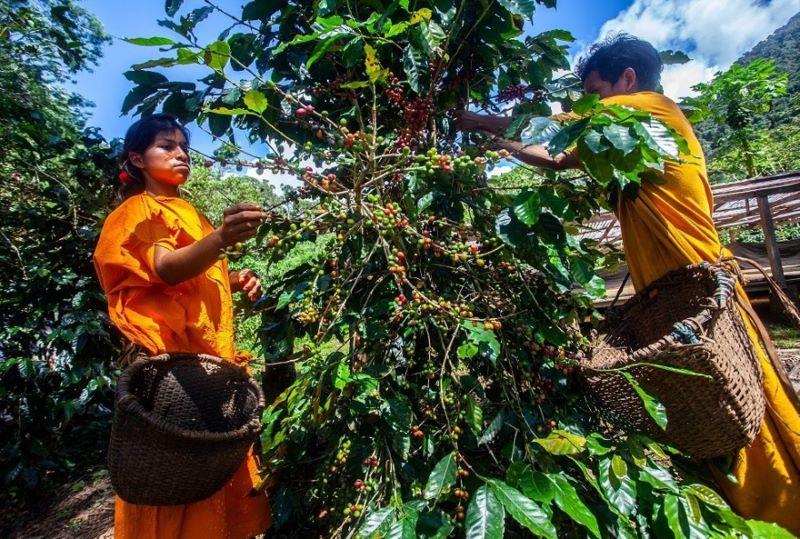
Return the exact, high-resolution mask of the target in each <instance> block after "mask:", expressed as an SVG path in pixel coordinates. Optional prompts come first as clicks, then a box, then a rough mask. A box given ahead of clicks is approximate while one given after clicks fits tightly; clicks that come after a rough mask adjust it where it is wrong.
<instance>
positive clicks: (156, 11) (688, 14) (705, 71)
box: [73, 0, 800, 152]
mask: <svg viewBox="0 0 800 539" xmlns="http://www.w3.org/2000/svg"><path fill="white" fill-rule="evenodd" d="M244 1H245V0H221V1H220V3H221V5H222V6H224V7H227V8H229V9H231V10H232V11H236V10H238V9H239V6H240V5H241V4H242V3H244ZM185 4H186V5H185V7H184V10H183V11H186V10H187V9H191V8H194V7H199V6H201V5H203V3H202V2H201V0H187V1H186V3H185ZM81 5H83V6H84V7H85V8H86V9H87V10H89V11H90V12H92V13H94V14H95V15H96V16H97V17H98V18H99V19H100V20H101V21H102V23H103V25H104V26H105V29H106V31H107V32H108V33H109V34H111V35H112V36H115V38H116V39H114V41H113V42H112V43H111V44H110V45H108V46H107V47H106V50H105V55H104V57H103V58H102V59H101V60H100V64H99V65H98V66H97V67H96V68H95V70H94V72H93V73H81V74H80V75H79V76H78V77H77V82H76V84H74V85H73V88H74V89H75V90H76V91H77V92H78V93H80V94H82V95H83V96H85V97H86V98H88V99H89V100H91V101H93V102H94V103H95V105H96V106H95V108H94V110H93V111H92V117H91V119H90V122H89V123H90V125H95V126H98V127H100V128H101V130H102V132H103V134H104V135H105V136H106V137H107V138H114V137H121V136H122V135H124V133H125V129H126V128H127V126H128V125H129V124H130V123H131V122H132V121H133V119H132V118H131V117H120V107H121V104H122V100H123V99H124V98H125V95H126V94H127V93H128V91H129V90H130V88H131V87H132V83H130V82H129V81H128V80H126V79H125V78H124V76H123V73H124V72H125V71H127V70H128V69H130V67H131V65H133V64H135V63H138V62H143V61H146V60H150V59H152V58H154V57H155V54H156V53H157V51H156V49H154V48H150V47H138V46H135V45H130V44H128V43H126V42H124V41H121V40H120V39H118V38H120V37H142V36H146V37H149V36H154V35H165V36H169V35H170V31H169V30H167V29H165V28H162V27H160V26H158V23H157V20H158V19H160V18H165V14H164V0H135V1H134V0H84V1H83V2H81ZM797 12H800V0H766V1H765V0H602V1H601V0H558V7H557V8H556V9H546V8H541V7H540V8H539V10H538V11H537V14H536V18H535V20H534V24H533V26H532V30H530V29H529V30H528V31H531V32H540V31H544V30H548V29H551V28H563V29H566V30H569V31H571V32H572V33H573V35H574V36H575V38H576V40H577V41H576V43H575V44H574V45H573V47H572V51H571V52H572V54H573V56H577V55H579V54H580V53H581V52H582V51H584V50H585V49H586V48H587V47H588V46H589V45H590V44H591V43H593V42H594V41H596V40H597V39H598V38H599V37H601V36H603V35H606V34H608V33H610V32H616V31H626V32H628V33H632V34H635V35H638V36H639V37H642V38H644V39H648V40H650V41H651V42H652V43H653V44H654V45H655V46H656V47H657V48H659V49H681V50H684V51H686V52H688V53H689V54H690V56H691V57H692V58H693V61H692V62H690V63H689V64H686V65H683V66H673V67H669V68H667V69H666V70H665V73H664V77H663V82H664V87H665V93H666V94H667V95H669V96H670V97H672V98H674V99H677V98H680V97H683V96H685V95H687V94H688V93H689V92H691V86H693V85H695V84H697V83H699V82H705V81H708V80H710V79H711V78H712V77H713V75H714V73H715V72H717V71H718V70H720V69H727V67H729V66H730V64H731V63H732V62H734V61H735V60H736V59H737V58H738V57H739V56H740V55H741V54H743V53H744V52H746V51H748V50H750V49H751V48H752V47H753V46H754V45H755V44H757V43H758V42H759V41H761V40H762V39H764V38H766V37H767V36H768V35H769V34H771V33H772V32H773V31H774V30H776V29H777V28H779V27H780V26H782V25H783V24H785V23H786V21H788V19H789V18H790V17H791V16H792V15H794V14H795V13H797ZM216 17H217V18H216V19H215V18H214V17H213V16H212V18H209V19H208V20H207V21H205V22H204V23H202V24H201V25H200V26H199V27H198V34H199V37H200V39H201V41H211V40H213V39H214V37H215V34H216V33H218V32H219V31H220V29H221V28H223V25H224V24H225V21H224V19H223V18H222V16H219V15H216ZM198 73H200V76H203V75H204V74H205V72H204V71H198ZM170 76H171V77H176V76H178V74H177V73H174V72H173V73H171V74H170ZM191 78H193V77H191V76H186V74H184V75H183V80H189V79H191ZM190 127H191V126H190ZM194 137H195V138H194V141H193V145H194V146H195V147H197V148H198V149H200V150H202V151H206V152H208V151H211V150H212V149H213V143H212V141H211V140H210V137H208V136H206V135H205V134H204V133H202V132H200V131H199V130H197V129H195V130H194Z"/></svg>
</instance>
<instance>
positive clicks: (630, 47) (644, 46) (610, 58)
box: [577, 34, 664, 91]
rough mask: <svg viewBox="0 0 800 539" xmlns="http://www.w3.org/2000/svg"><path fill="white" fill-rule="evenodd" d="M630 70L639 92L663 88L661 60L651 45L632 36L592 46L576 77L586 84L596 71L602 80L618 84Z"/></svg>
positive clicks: (627, 35) (625, 35)
mask: <svg viewBox="0 0 800 539" xmlns="http://www.w3.org/2000/svg"><path fill="white" fill-rule="evenodd" d="M629 67H630V68H633V70H634V71H636V77H637V79H638V81H639V88H640V89H642V90H653V91H657V90H658V89H659V88H660V86H661V70H662V69H663V68H664V63H663V62H662V61H661V56H659V54H658V51H657V50H656V49H655V47H653V46H652V45H651V44H650V43H648V42H647V41H644V40H643V39H639V38H637V37H634V36H632V35H629V34H616V35H612V36H609V37H608V38H606V39H604V40H603V41H601V42H600V43H596V44H595V45H592V48H591V49H589V55H588V56H584V57H583V58H581V59H580V60H579V61H578V68H577V74H578V76H579V77H580V79H581V81H583V82H586V79H587V78H588V77H589V75H590V74H591V73H592V71H597V73H598V74H599V75H600V78H601V79H603V80H604V81H606V82H610V83H611V84H616V82H617V81H619V78H620V77H621V76H622V74H623V73H624V72H625V70H626V69H628V68H629Z"/></svg>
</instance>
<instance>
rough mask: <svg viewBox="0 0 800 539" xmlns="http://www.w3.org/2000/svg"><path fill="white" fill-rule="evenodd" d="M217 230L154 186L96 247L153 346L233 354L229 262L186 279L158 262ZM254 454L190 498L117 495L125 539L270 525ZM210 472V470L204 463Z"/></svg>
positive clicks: (175, 538)
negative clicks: (180, 501)
mask: <svg viewBox="0 0 800 539" xmlns="http://www.w3.org/2000/svg"><path fill="white" fill-rule="evenodd" d="M213 230H214V228H213V226H212V225H211V223H209V222H208V220H207V219H206V218H205V217H203V216H202V215H200V214H199V213H198V212H197V211H196V210H195V209H194V207H193V206H192V205H191V204H190V203H189V202H187V201H185V200H183V199H181V198H174V197H162V196H153V195H150V194H147V193H143V194H140V195H136V196H133V197H130V198H128V199H127V200H125V202H123V203H122V204H121V205H120V206H119V207H118V208H116V209H115V210H114V211H113V212H111V214H110V215H109V216H108V217H107V218H106V221H105V224H104V225H103V230H102V232H101V233H100V239H99V241H98V244H97V248H96V250H95V253H94V263H95V268H96V270H97V275H98V276H99V278H100V284H101V286H102V287H103V290H104V291H105V293H106V296H107V297H108V313H109V316H110V318H111V322H112V323H113V324H114V325H115V326H116V327H117V328H119V330H120V331H121V332H122V333H123V334H124V335H125V336H126V337H127V338H129V339H130V340H131V341H133V342H134V343H135V344H138V345H140V346H142V347H144V348H145V349H147V350H148V351H149V352H150V353H153V354H157V353H162V352H193V353H207V354H212V355H216V356H220V357H223V358H226V359H230V360H231V361H233V360H234V359H235V358H236V349H235V345H234V340H233V301H232V298H231V289H230V282H229V279H228V266H227V262H226V261H224V260H221V261H219V262H217V263H215V264H214V265H213V266H211V267H210V268H209V269H208V270H206V272H205V273H203V274H202V275H199V276H197V277H195V278H193V279H190V280H188V281H185V282H182V283H180V284H177V285H174V286H170V285H168V284H166V283H164V282H163V281H162V280H161V279H160V278H159V277H158V275H157V274H156V272H155V269H154V254H155V248H156V246H158V245H160V246H163V247H165V248H167V249H171V250H174V249H178V248H181V247H185V246H187V245H189V244H191V243H193V242H195V241H197V240H199V239H201V238H203V237H204V236H206V235H208V234H209V233H211V232H212V231H213ZM257 470H258V466H257V462H256V460H255V457H254V456H253V455H252V454H251V455H248V457H247V458H246V459H245V461H244V462H243V463H242V466H241V467H240V468H239V470H238V471H237V472H236V474H235V475H234V477H233V478H232V479H231V481H230V482H229V483H228V484H227V485H225V486H224V487H223V488H222V489H221V490H219V491H218V492H217V493H215V494H214V495H213V496H211V497H210V498H208V499H206V500H203V501H200V502H196V503H193V504H188V505H178V506H147V505H135V504H130V503H127V502H125V501H123V500H121V499H120V498H117V499H116V506H115V515H114V534H115V537H116V538H117V539H190V538H191V539H195V538H203V539H239V538H245V537H252V536H254V535H257V534H260V533H263V531H264V530H266V529H267V528H268V527H269V525H270V521H271V515H270V510H269V505H268V503H267V498H266V495H264V494H262V495H256V496H251V491H252V489H253V486H254V485H255V484H257V483H258V481H259V477H258V474H257ZM198 473H202V470H198Z"/></svg>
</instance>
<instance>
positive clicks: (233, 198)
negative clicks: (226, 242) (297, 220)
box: [181, 154, 281, 226]
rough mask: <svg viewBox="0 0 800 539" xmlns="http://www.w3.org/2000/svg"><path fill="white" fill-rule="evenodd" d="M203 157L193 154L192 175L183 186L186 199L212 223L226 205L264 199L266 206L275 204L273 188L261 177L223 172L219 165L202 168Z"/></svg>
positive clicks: (217, 223)
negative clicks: (217, 166)
mask: <svg viewBox="0 0 800 539" xmlns="http://www.w3.org/2000/svg"><path fill="white" fill-rule="evenodd" d="M203 161H204V159H203V157H202V156H200V155H197V154H193V155H192V162H193V163H194V167H193V168H192V175H191V176H190V177H189V181H188V182H186V184H185V185H184V186H182V188H181V189H182V190H183V191H184V192H185V193H186V198H187V200H189V201H190V202H191V203H192V205H194V207H195V208H197V210H198V211H199V212H200V213H202V214H203V215H205V216H206V217H208V219H209V221H211V222H212V223H213V224H214V226H218V225H219V224H220V222H221V220H222V212H224V211H225V209H226V208H228V207H230V206H233V205H234V204H238V203H240V202H259V201H260V202H263V203H264V204H265V205H266V206H267V207H269V206H274V205H276V204H278V203H279V202H280V200H281V198H280V197H279V196H278V195H277V194H276V193H275V188H274V187H273V186H272V185H271V184H270V183H269V182H268V181H267V179H266V176H265V177H264V179H263V180H262V179H256V178H253V177H251V176H244V175H241V174H235V173H230V172H228V173H223V172H222V171H221V170H220V169H219V168H216V167H215V168H210V167H204V166H202V164H203Z"/></svg>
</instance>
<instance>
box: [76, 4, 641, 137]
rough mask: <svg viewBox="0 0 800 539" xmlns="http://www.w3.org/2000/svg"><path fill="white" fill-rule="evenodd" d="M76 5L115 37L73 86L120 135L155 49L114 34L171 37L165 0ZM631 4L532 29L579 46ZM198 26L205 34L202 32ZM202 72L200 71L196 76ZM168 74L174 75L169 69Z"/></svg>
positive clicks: (567, 12)
mask: <svg viewBox="0 0 800 539" xmlns="http://www.w3.org/2000/svg"><path fill="white" fill-rule="evenodd" d="M240 3H241V2H234V1H231V0H227V1H226V2H223V3H222V4H223V5H225V4H230V5H231V7H232V8H233V7H236V6H238V5H240ZM81 4H82V5H83V7H84V8H85V9H87V10H89V11H90V12H92V13H93V14H94V15H95V16H97V17H98V18H99V19H100V20H101V21H102V23H103V26H104V27H105V30H106V32H108V33H109V34H111V35H112V36H115V38H116V39H114V41H113V42H112V43H111V44H110V45H108V46H107V47H106V49H105V54H104V56H103V58H101V60H100V63H99V65H98V66H97V67H96V68H95V69H94V72H93V73H81V74H80V75H79V76H78V77H77V83H76V84H75V85H74V89H75V90H76V91H77V92H78V93H80V94H81V95H83V96H84V97H86V98H87V99H89V100H90V101H92V102H94V104H95V108H94V110H93V111H92V117H91V119H90V122H89V123H90V124H91V125H95V126H98V127H100V128H101V130H102V132H103V134H104V135H105V136H106V137H107V138H114V137H121V136H123V135H124V133H125V129H126V128H127V127H128V125H130V123H131V122H132V121H133V118H132V117H131V116H122V117H121V116H120V107H121V105H122V100H123V99H124V98H125V95H126V94H127V93H128V91H129V90H130V88H131V87H132V85H133V83H131V82H129V81H128V80H127V79H126V78H125V77H124V76H123V73H124V72H125V71H127V70H129V69H130V66H131V65H133V64H136V63H139V62H144V61H146V60H150V59H152V58H154V57H156V49H154V48H151V47H139V46H136V45H131V44H129V43H126V42H124V41H122V40H121V39H119V38H121V37H150V36H155V35H163V36H171V35H172V34H171V32H170V31H169V30H167V29H166V28H162V27H161V26H159V25H158V22H157V21H158V19H163V18H166V15H165V14H164V0H136V1H133V0H111V1H109V0H85V1H84V2H82V3H81ZM630 4H631V0H610V1H603V2H598V1H587V0H561V1H560V2H559V7H558V9H545V8H540V9H539V11H538V12H537V14H536V19H535V20H534V26H533V28H534V29H535V31H537V32H539V31H544V30H547V29H550V28H565V29H567V30H570V31H571V32H573V34H574V35H575V37H576V39H577V40H578V42H576V45H575V46H574V47H573V49H574V50H575V51H578V50H580V49H581V48H582V47H583V46H584V45H585V44H586V43H589V42H591V41H592V40H594V38H595V37H596V36H597V33H598V31H599V30H600V27H601V26H602V25H603V23H605V22H606V21H607V20H609V19H612V18H614V17H615V16H617V14H619V13H620V11H622V10H623V9H624V8H626V7H628V6H629V5H630ZM186 5H187V6H191V7H199V5H201V2H200V1H199V0H195V1H194V2H192V0H187V2H186ZM223 24H225V22H224V21H223V20H222V19H219V18H217V19H213V18H210V19H208V20H206V21H205V22H204V23H202V24H201V25H200V26H199V27H198V30H199V32H198V33H199V34H200V36H199V37H200V38H201V41H202V40H203V39H204V38H205V39H207V40H209V41H210V40H211V39H213V37H214V34H215V33H217V32H219V30H220V28H222V25H223ZM211 30H213V31H211ZM203 31H206V32H207V35H203ZM173 71H174V70H173ZM205 74H206V72H205V71H202V74H201V75H200V76H204V75H205ZM170 76H173V77H174V76H175V74H174V72H173V73H172V74H171V75H170ZM193 136H194V141H193V145H194V146H196V147H197V148H199V149H201V150H203V151H210V150H212V149H213V144H212V142H211V140H210V137H208V136H206V135H205V134H204V133H202V132H200V131H198V130H197V129H195V130H194V132H193Z"/></svg>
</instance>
